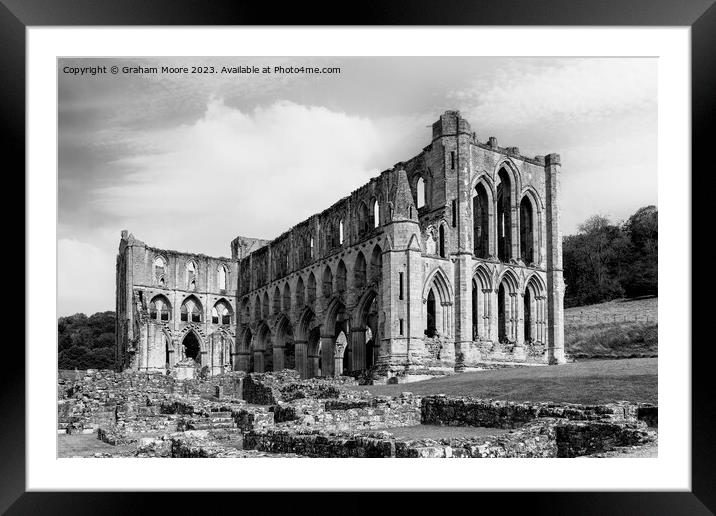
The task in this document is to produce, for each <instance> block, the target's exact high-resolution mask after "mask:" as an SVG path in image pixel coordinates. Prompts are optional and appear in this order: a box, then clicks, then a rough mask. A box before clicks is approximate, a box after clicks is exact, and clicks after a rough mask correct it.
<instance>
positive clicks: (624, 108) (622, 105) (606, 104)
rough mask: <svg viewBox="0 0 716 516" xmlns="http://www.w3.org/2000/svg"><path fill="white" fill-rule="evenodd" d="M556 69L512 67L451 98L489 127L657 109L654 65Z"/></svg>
mask: <svg viewBox="0 0 716 516" xmlns="http://www.w3.org/2000/svg"><path fill="white" fill-rule="evenodd" d="M556 63H557V64H552V65H549V66H544V67H526V68H525V67H522V66H520V65H519V64H518V63H514V64H513V65H512V66H508V67H505V68H502V69H498V70H497V71H496V72H495V75H494V76H491V77H486V78H481V79H480V80H478V81H476V82H475V83H473V85H472V86H470V87H468V88H464V89H461V90H457V91H455V92H453V93H452V97H453V98H455V99H456V100H458V101H460V102H463V103H465V104H466V105H467V106H468V108H467V110H468V111H471V112H473V113H474V118H475V120H480V121H481V123H483V125H488V126H490V125H495V124H499V125H501V124H502V123H504V121H505V120H507V121H509V123H510V124H511V125H515V124H517V125H533V124H535V123H538V124H544V123H549V122H557V121H566V122H571V123H583V124H592V123H594V122H596V121H603V120H604V119H607V118H609V117H611V116H615V115H617V114H620V113H625V112H630V111H638V110H642V109H645V108H649V107H653V106H655V105H656V70H657V68H656V61H655V60H650V59H629V58H627V59H593V58H590V59H565V60H559V61H557V62H556ZM525 70H526V71H525ZM545 129H546V130H549V129H550V128H549V127H547V128H545Z"/></svg>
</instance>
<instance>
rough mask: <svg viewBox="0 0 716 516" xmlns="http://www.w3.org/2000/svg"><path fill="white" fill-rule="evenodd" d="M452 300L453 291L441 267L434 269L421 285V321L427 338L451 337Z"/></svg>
mask: <svg viewBox="0 0 716 516" xmlns="http://www.w3.org/2000/svg"><path fill="white" fill-rule="evenodd" d="M452 300H453V291H452V286H451V284H450V282H449V281H448V278H447V275H446V274H445V271H443V270H442V268H441V267H436V268H435V269H433V271H432V272H431V273H430V274H429V275H428V277H427V278H426V281H425V284H424V285H423V320H424V321H425V334H426V335H427V336H428V337H433V336H434V335H435V333H437V334H439V335H443V336H452V333H453V332H452V326H453V314H452V309H453V306H452V305H453V302H452Z"/></svg>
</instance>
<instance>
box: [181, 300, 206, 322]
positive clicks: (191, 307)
mask: <svg viewBox="0 0 716 516" xmlns="http://www.w3.org/2000/svg"><path fill="white" fill-rule="evenodd" d="M201 312H202V310H201V303H199V300H198V299H196V298H195V297H194V296H189V297H188V298H186V299H185V300H184V302H183V303H182V305H181V320H182V321H183V322H201Z"/></svg>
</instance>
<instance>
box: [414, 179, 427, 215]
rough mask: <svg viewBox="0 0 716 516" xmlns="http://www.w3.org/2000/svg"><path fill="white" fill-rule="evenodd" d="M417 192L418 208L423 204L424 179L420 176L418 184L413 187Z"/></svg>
mask: <svg viewBox="0 0 716 516" xmlns="http://www.w3.org/2000/svg"><path fill="white" fill-rule="evenodd" d="M415 188H416V190H417V194H418V202H417V205H418V208H422V207H423V206H425V180H424V179H423V178H422V177H421V178H420V179H418V184H417V186H416V187H415Z"/></svg>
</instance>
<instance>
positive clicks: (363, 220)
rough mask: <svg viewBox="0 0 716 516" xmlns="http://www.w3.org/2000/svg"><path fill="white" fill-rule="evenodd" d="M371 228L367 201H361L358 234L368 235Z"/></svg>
mask: <svg viewBox="0 0 716 516" xmlns="http://www.w3.org/2000/svg"><path fill="white" fill-rule="evenodd" d="M370 229H371V226H370V212H369V211H368V206H367V205H366V203H365V202H363V201H361V203H360V206H359V207H358V234H359V235H360V236H363V235H366V234H367V233H368V232H369V231H370Z"/></svg>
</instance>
